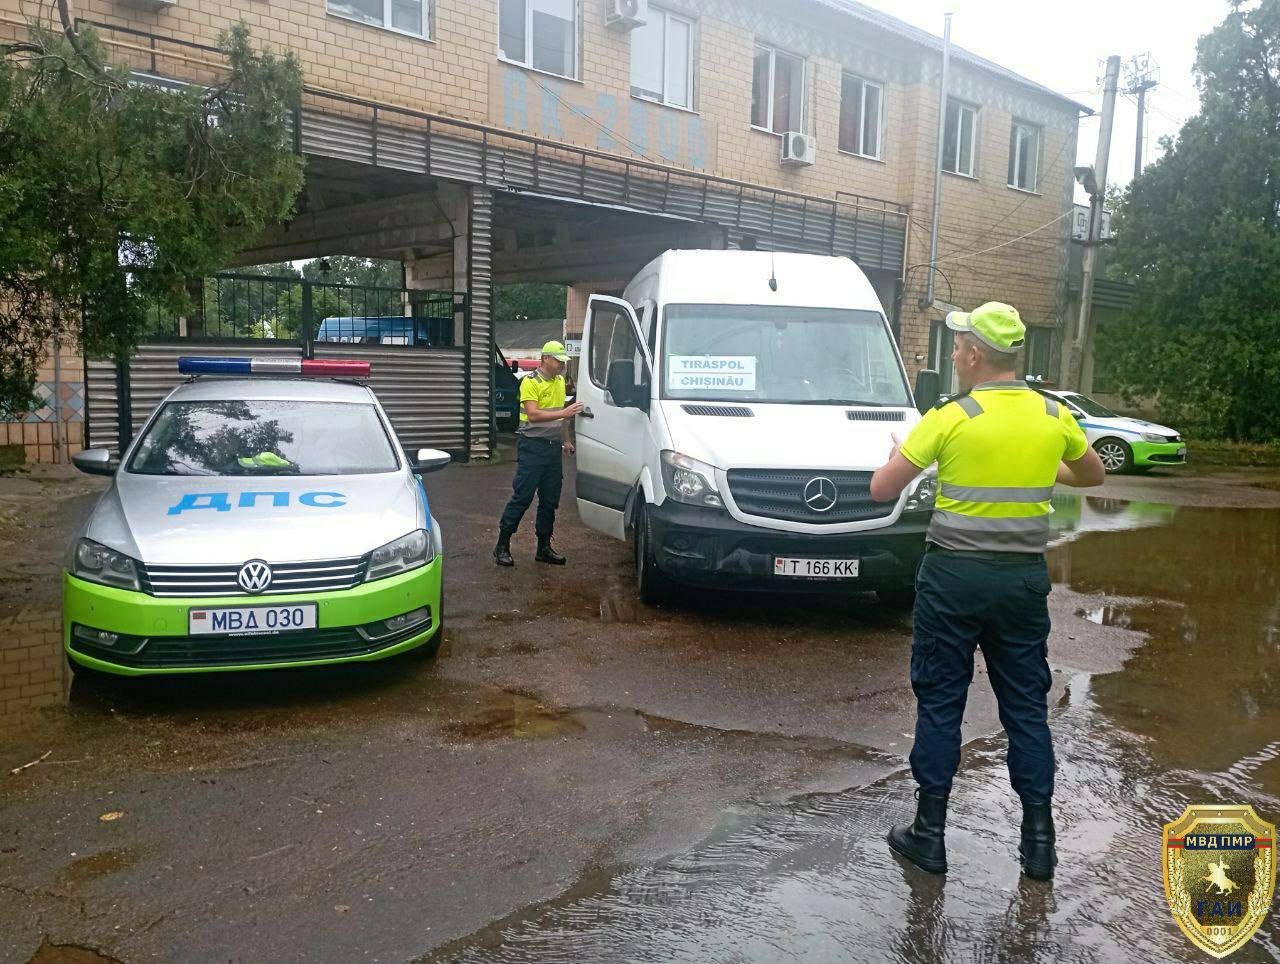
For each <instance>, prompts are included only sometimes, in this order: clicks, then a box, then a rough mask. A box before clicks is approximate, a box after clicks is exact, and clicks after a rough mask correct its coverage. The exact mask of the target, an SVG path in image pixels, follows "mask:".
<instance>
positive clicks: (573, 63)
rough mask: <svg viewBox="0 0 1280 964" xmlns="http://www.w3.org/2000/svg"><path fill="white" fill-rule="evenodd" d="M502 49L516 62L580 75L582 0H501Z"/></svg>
mask: <svg viewBox="0 0 1280 964" xmlns="http://www.w3.org/2000/svg"><path fill="white" fill-rule="evenodd" d="M498 48H499V50H501V52H502V57H503V59H505V60H509V61H511V62H512V63H515V64H522V65H523V66H525V67H532V68H533V69H534V70H545V71H546V72H547V73H549V74H558V75H559V76H561V77H568V78H570V79H571V80H573V79H577V76H578V0H499V3H498Z"/></svg>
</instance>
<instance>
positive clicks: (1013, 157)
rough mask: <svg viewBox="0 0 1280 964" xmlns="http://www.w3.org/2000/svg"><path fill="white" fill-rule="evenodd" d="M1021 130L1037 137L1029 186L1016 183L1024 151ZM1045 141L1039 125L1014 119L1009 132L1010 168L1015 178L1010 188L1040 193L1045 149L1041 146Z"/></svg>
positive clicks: (1010, 182)
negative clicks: (1042, 160) (1041, 159)
mask: <svg viewBox="0 0 1280 964" xmlns="http://www.w3.org/2000/svg"><path fill="white" fill-rule="evenodd" d="M1019 130H1024V131H1030V132H1031V133H1032V134H1033V135H1035V158H1034V159H1033V161H1032V165H1031V184H1030V185H1029V186H1028V185H1025V184H1018V183H1016V181H1017V177H1018V167H1019V164H1018V162H1019V161H1020V160H1021V151H1022V139H1021V138H1019V137H1018V131H1019ZM1043 141H1044V128H1042V127H1040V126H1039V125H1037V124H1030V123H1028V122H1027V121H1021V120H1017V119H1016V118H1015V119H1014V121H1013V126H1012V127H1011V128H1010V130H1009V154H1010V157H1009V161H1010V164H1009V166H1010V169H1011V171H1012V173H1013V177H1012V178H1010V180H1009V187H1011V188H1013V189H1014V190H1015V191H1026V192H1027V193H1028V194H1037V193H1039V190H1040V157H1041V155H1042V154H1043V151H1044V148H1043V147H1042V146H1041V145H1042V143H1043Z"/></svg>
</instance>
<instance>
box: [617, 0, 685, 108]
mask: <svg viewBox="0 0 1280 964" xmlns="http://www.w3.org/2000/svg"><path fill="white" fill-rule="evenodd" d="M631 93H633V94H635V95H636V96H637V97H644V98H645V99H647V100H656V101H659V102H660V103H663V104H670V105H671V106H672V107H686V108H689V109H692V108H693V21H691V20H688V19H686V18H685V17H678V16H676V15H675V14H674V13H668V12H667V11H665V10H661V9H659V8H658V7H650V8H649V22H648V23H646V24H645V25H644V26H642V27H636V29H635V30H632V31H631Z"/></svg>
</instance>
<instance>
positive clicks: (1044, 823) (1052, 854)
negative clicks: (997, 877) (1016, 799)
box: [1018, 803, 1058, 880]
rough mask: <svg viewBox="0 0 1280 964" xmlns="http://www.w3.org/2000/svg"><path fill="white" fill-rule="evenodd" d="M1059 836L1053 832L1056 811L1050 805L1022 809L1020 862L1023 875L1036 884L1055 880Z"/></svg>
mask: <svg viewBox="0 0 1280 964" xmlns="http://www.w3.org/2000/svg"><path fill="white" fill-rule="evenodd" d="M1056 839H1057V835H1056V834H1055V833H1054V830H1053V807H1052V806H1051V805H1050V804H1047V803H1024V804H1023V805H1022V843H1021V844H1020V845H1019V847H1018V859H1019V860H1021V861H1022V872H1023V873H1024V874H1026V875H1027V876H1028V877H1030V878H1031V879H1033V880H1053V868H1054V867H1056V866H1057V864H1058V851H1057V849H1056V848H1055V847H1054V841H1055V840H1056Z"/></svg>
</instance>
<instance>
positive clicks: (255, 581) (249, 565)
mask: <svg viewBox="0 0 1280 964" xmlns="http://www.w3.org/2000/svg"><path fill="white" fill-rule="evenodd" d="M271 579H272V574H271V567H270V566H268V565H267V564H266V563H265V562H263V561H262V560H261V559H250V560H249V561H248V562H246V563H245V564H244V565H243V566H241V567H240V572H239V573H238V574H237V575H236V582H238V583H240V588H241V589H243V590H244V591H245V592H247V593H250V594H253V595H256V594H257V593H260V592H266V591H267V587H268V586H270V585H271Z"/></svg>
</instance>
